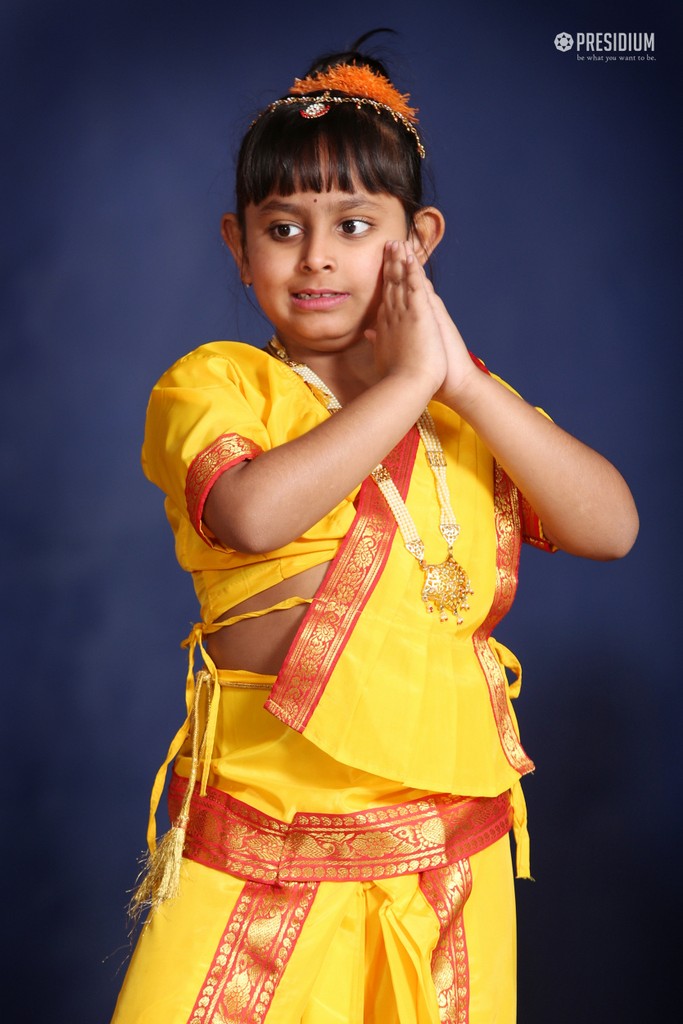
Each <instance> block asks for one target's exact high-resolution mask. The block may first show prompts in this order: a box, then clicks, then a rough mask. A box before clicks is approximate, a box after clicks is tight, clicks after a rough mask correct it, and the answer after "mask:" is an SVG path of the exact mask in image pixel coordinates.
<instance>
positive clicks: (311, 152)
mask: <svg viewBox="0 0 683 1024" xmlns="http://www.w3.org/2000/svg"><path fill="white" fill-rule="evenodd" d="M386 31H388V32H391V31H392V29H374V30H373V31H372V32H367V33H365V35H363V36H361V37H360V39H357V40H356V41H355V42H354V43H352V45H351V46H350V47H349V49H348V50H346V51H344V52H341V53H330V54H326V55H324V56H322V57H318V58H317V60H315V61H314V62H313V63H312V64H311V66H310V67H309V69H308V70H307V71H306V72H305V74H304V75H302V76H301V77H302V78H305V77H307V76H308V75H311V74H314V73H315V72H317V71H327V70H328V69H329V68H331V67H335V66H336V65H339V64H353V65H357V66H359V65H360V66H367V67H369V68H370V69H371V70H372V71H374V72H375V73H376V74H380V75H384V77H385V78H387V79H388V78H389V74H388V72H387V69H386V68H385V66H384V64H383V63H382V62H381V61H379V60H377V59H376V58H374V57H370V56H368V55H367V54H365V53H363V52H361V51H360V50H359V47H360V46H362V45H363V43H364V42H365V41H366V39H368V37H369V36H371V35H374V34H375V32H386ZM311 95H312V96H314V95H315V94H314V93H312V94H311ZM300 109H301V108H300V106H299V105H298V104H296V103H295V104H291V105H287V104H282V105H279V106H275V108H274V109H267V110H266V111H265V112H264V113H263V114H261V115H260V116H259V117H258V118H257V119H256V121H255V122H254V123H253V124H252V125H251V127H250V128H249V130H248V131H247V133H246V135H245V137H244V139H243V141H242V145H241V147H240V151H239V155H238V158H237V174H236V199H237V205H236V210H237V217H238V220H239V223H240V226H241V228H242V230H244V211H245V209H246V207H247V206H248V205H249V204H250V203H254V204H258V203H261V202H263V200H264V199H266V198H267V197H268V196H269V195H273V194H276V195H282V196H287V195H292V193H293V192H297V191H302V192H309V191H310V192H323V191H329V190H330V189H332V188H338V189H340V190H341V191H342V192H352V191H353V190H354V187H357V186H359V185H360V186H362V187H363V188H364V189H366V190H367V191H368V192H370V193H379V192H381V193H385V194H387V195H391V196H395V197H396V198H397V199H399V200H400V201H401V203H402V204H403V208H404V210H405V214H406V222H407V225H408V227H412V224H413V218H414V216H415V214H416V213H417V211H418V210H419V209H420V207H421V206H422V168H421V157H420V154H419V153H418V149H417V144H416V139H415V137H414V136H413V135H412V133H411V132H409V131H408V130H407V129H406V128H405V126H404V125H403V124H402V123H401V122H400V121H396V120H394V118H392V117H391V115H390V114H389V113H388V112H386V113H385V112H384V111H379V112H378V111H376V110H375V109H374V108H372V107H366V106H363V107H360V108H358V107H356V106H355V105H354V104H352V103H340V104H333V105H332V106H331V108H330V110H329V112H328V113H327V114H325V116H324V117H319V118H315V119H307V118H303V117H301V115H300V113H299V111H300Z"/></svg>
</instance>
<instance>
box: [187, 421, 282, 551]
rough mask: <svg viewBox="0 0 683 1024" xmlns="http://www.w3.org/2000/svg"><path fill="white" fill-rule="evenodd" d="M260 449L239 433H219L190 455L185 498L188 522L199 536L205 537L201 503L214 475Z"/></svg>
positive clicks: (205, 496) (254, 454)
mask: <svg viewBox="0 0 683 1024" xmlns="http://www.w3.org/2000/svg"><path fill="white" fill-rule="evenodd" d="M262 451H263V449H262V448H261V447H259V445H257V444H256V442H255V441H250V440H249V438H248V437H242V435H241V434H221V436H220V437H217V438H216V440H215V441H212V443H211V444H210V445H209V446H208V447H207V448H204V450H203V451H201V452H200V453H199V455H196V456H195V457H194V459H193V460H192V462H191V463H190V467H189V469H188V471H187V479H186V482H185V500H186V502H187V511H188V513H189V516H190V522H191V523H192V525H193V526H194V528H195V530H196V531H197V533H198V534H199V536H200V537H201V538H202V540H206V539H207V538H206V536H205V535H204V533H203V531H202V515H203V512H204V504H205V502H206V499H207V497H208V494H209V491H210V490H211V488H212V487H213V485H214V484H215V482H216V480H217V479H218V477H219V476H220V475H221V473H225V471H226V469H230V467H231V466H234V465H236V464H237V463H238V462H243V461H244V460H245V459H255V458H256V456H257V455H260V454H261V453H262Z"/></svg>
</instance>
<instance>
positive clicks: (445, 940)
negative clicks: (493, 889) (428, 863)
mask: <svg viewBox="0 0 683 1024" xmlns="http://www.w3.org/2000/svg"><path fill="white" fill-rule="evenodd" d="M420 888H421V889H422V892H423V894H424V896H425V899H426V900H427V901H428V903H429V904H430V906H431V907H432V909H433V911H434V913H435V914H436V916H437V918H438V920H439V925H440V934H439V940H438V942H437V944H436V948H435V949H434V952H433V953H432V978H433V980H434V987H435V989H436V996H437V1000H438V1003H439V1019H440V1021H441V1024H468V1021H469V1004H470V978H469V963H468V959H467V941H466V938H465V925H464V922H463V910H464V907H465V903H466V902H467V900H468V899H469V896H470V893H471V892H472V871H471V868H470V863H469V860H461V861H457V862H456V863H455V864H449V865H448V866H447V867H445V868H440V869H439V870H438V871H428V872H426V873H425V874H424V875H423V876H422V878H421V879H420Z"/></svg>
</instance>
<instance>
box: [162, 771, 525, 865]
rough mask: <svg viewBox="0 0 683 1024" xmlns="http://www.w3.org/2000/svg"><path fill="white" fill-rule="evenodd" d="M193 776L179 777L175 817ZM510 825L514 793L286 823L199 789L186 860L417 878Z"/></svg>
mask: <svg viewBox="0 0 683 1024" xmlns="http://www.w3.org/2000/svg"><path fill="white" fill-rule="evenodd" d="M186 787H187V779H184V778H182V777H181V776H178V775H176V774H174V776H173V779H172V780H171V785H170V788H169V811H170V815H171V820H172V821H173V820H175V818H176V816H177V814H178V812H179V809H180V805H181V803H182V798H183V795H184V793H185V789H186ZM511 825H512V807H511V802H510V794H509V793H502V794H501V795H500V796H496V797H458V796H448V795H442V794H436V795H433V796H429V797H425V798H418V799H417V800H410V801H408V802H406V803H402V804H392V805H390V806H387V807H375V808H372V809H370V810H367V811H356V812H354V813H352V814H306V813H298V814H296V815H295V816H294V818H293V820H292V821H291V822H285V821H280V820H279V819H278V818H273V817H271V816H270V815H269V814H265V813H263V812H262V811H258V810H256V809H255V808H253V807H250V806H249V805H248V804H245V803H242V801H240V800H237V799H236V798H235V797H232V796H229V795H228V794H227V793H224V792H222V791H221V790H218V789H215V788H213V787H208V788H207V791H206V795H205V796H200V795H199V786H198V785H197V786H195V789H194V792H193V794H192V797H191V800H190V815H189V822H188V827H187V834H186V838H185V848H184V856H185V857H188V858H189V859H190V860H194V861H197V862H198V863H199V864H203V865H204V866H206V867H210V868H214V869H216V870H218V871H225V872H227V873H228V874H231V875H234V876H236V877H237V878H244V879H247V880H249V881H257V882H266V883H268V884H271V885H272V884H278V883H283V882H304V881H337V882H346V881H354V880H361V881H362V880H369V879H374V878H389V877H395V876H399V875H408V874H416V873H421V872H424V871H431V870H433V869H435V868H439V867H443V866H445V865H448V864H454V863H456V862H457V861H461V860H464V859H466V858H468V857H471V856H473V855H474V854H475V853H478V852H479V851H480V850H483V849H485V847H487V846H489V845H491V844H492V843H494V842H496V840H498V839H500V838H501V837H502V836H504V835H505V834H506V833H507V832H508V831H509V830H510V827H511Z"/></svg>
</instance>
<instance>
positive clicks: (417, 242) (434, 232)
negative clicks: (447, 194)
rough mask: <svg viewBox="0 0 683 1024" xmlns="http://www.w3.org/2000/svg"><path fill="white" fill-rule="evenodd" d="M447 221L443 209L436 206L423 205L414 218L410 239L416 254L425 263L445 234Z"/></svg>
mask: <svg viewBox="0 0 683 1024" xmlns="http://www.w3.org/2000/svg"><path fill="white" fill-rule="evenodd" d="M445 230H446V221H445V219H444V215H443V214H442V212H441V210H437V208H436V207H435V206H423V207H422V209H420V210H418V211H417V213H416V214H415V217H414V218H413V226H412V228H411V229H410V241H411V242H412V243H413V248H414V250H415V255H416V256H417V258H418V259H419V261H420V263H422V264H423V265H424V264H425V263H426V262H427V260H428V259H429V257H430V256H431V255H432V253H433V252H434V250H435V249H436V247H437V245H438V244H439V242H440V241H441V239H442V238H443V236H444V232H445Z"/></svg>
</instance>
